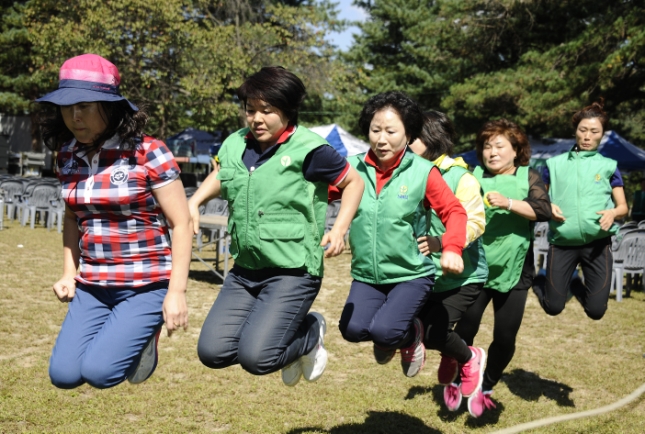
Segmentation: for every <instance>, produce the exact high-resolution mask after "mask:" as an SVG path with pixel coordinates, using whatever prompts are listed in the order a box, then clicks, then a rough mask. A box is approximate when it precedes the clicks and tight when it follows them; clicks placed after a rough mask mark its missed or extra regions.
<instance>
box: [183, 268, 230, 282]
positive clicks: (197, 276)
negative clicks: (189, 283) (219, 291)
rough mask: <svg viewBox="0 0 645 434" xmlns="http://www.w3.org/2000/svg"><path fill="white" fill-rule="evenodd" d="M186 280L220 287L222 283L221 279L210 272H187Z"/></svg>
mask: <svg viewBox="0 0 645 434" xmlns="http://www.w3.org/2000/svg"><path fill="white" fill-rule="evenodd" d="M188 278H189V279H193V280H198V281H200V282H205V283H210V284H211V285H221V284H222V283H223V281H222V279H220V278H219V277H217V276H216V275H215V273H213V272H212V271H208V270H190V271H189V272H188Z"/></svg>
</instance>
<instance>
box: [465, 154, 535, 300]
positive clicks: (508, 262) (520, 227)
mask: <svg viewBox="0 0 645 434" xmlns="http://www.w3.org/2000/svg"><path fill="white" fill-rule="evenodd" d="M473 175H475V178H477V180H478V181H479V184H481V186H482V192H483V195H484V196H485V195H486V194H488V193H491V192H497V193H500V194H502V195H503V196H506V197H508V198H511V199H513V200H524V199H525V198H526V197H528V195H529V168H528V166H519V167H518V168H517V172H516V173H515V175H497V176H493V177H490V178H484V176H483V175H484V170H483V169H482V167H481V166H477V167H476V168H475V171H474V172H473ZM481 238H482V241H483V244H484V251H485V252H486V261H487V262H488V280H487V281H486V285H485V286H486V288H491V289H495V290H497V291H499V292H508V291H510V290H511V289H512V288H513V287H514V286H515V285H517V283H518V282H519V281H520V276H521V275H522V268H523V267H524V261H525V260H526V254H527V253H528V250H529V245H530V244H531V240H532V239H533V226H532V224H531V222H530V221H529V220H528V219H525V218H524V217H521V216H519V215H517V214H515V213H514V212H511V211H508V210H506V209H504V208H499V207H494V206H490V207H487V208H486V231H485V232H484V235H482V237H481Z"/></svg>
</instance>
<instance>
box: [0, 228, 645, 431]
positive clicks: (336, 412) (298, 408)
mask: <svg viewBox="0 0 645 434" xmlns="http://www.w3.org/2000/svg"><path fill="white" fill-rule="evenodd" d="M7 226H8V227H7ZM18 245H22V247H18ZM61 245H62V243H61V237H60V235H59V234H57V233H56V232H54V231H52V232H47V230H46V229H44V228H42V227H37V228H36V229H34V230H31V229H29V227H26V228H22V227H20V226H19V225H18V224H16V223H15V222H14V223H10V224H9V225H7V224H6V222H5V229H4V230H3V231H0V252H1V254H0V306H1V310H0V312H1V313H2V319H1V320H0V432H1V433H13V432H61V433H67V432H83V433H84V432H100V433H103V432H150V433H158V432H168V433H184V432H199V433H201V432H226V433H288V434H297V433H333V434H350V433H370V434H371V433H422V434H424V433H463V432H468V431H475V432H492V431H495V430H497V429H501V428H505V427H510V426H513V425H517V424H520V423H524V422H529V421H532V420H535V419H540V418H544V417H550V416H557V415H562V414H568V413H573V412H578V411H584V410H590V409H593V408H597V407H600V406H604V405H607V404H610V403H612V402H614V401H616V400H619V399H620V398H622V397H624V396H625V395H628V394H629V393H631V392H632V391H633V390H634V389H636V388H637V387H638V386H640V385H641V384H642V383H644V382H645V359H644V358H643V353H644V352H645V296H644V294H643V293H642V292H634V293H632V297H631V298H625V299H624V301H623V302H622V303H617V302H616V301H615V300H614V298H613V296H612V298H611V299H610V300H609V309H608V312H607V314H606V315H605V318H604V319H602V320H601V321H596V322H594V321H591V320H589V319H588V318H587V317H586V316H585V315H584V312H583V311H582V308H581V307H580V306H579V305H577V304H576V302H575V300H574V301H572V302H570V304H569V305H568V306H567V308H566V309H565V311H564V313H563V314H562V315H560V316H558V317H555V318H552V317H548V316H547V315H546V314H544V313H543V312H542V310H541V309H540V307H539V305H538V303H537V301H536V299H535V297H534V296H533V295H532V294H530V295H529V299H528V302H527V308H526V315H525V318H524V323H523V325H522V328H521V330H520V334H519V338H518V343H517V352H516V354H515V358H514V359H513V361H512V362H511V365H510V366H509V367H508V369H507V372H506V374H505V376H504V377H503V379H502V382H501V383H500V384H499V385H498V386H497V387H496V389H495V393H494V395H493V397H494V400H495V401H496V403H497V410H495V411H491V412H489V413H487V414H485V415H484V417H482V418H481V419H478V420H475V419H473V418H471V417H470V416H469V415H468V412H467V410H466V409H465V405H464V406H462V409H461V410H460V411H458V412H455V413H450V412H448V411H446V410H445V409H444V408H443V407H442V405H441V391H442V389H441V388H440V387H439V386H438V385H437V383H436V379H435V378H436V368H437V366H438V363H439V356H438V355H437V354H436V353H434V352H429V353H428V361H427V363H426V366H425V368H424V369H423V371H422V372H421V373H420V374H419V375H418V376H417V377H416V378H412V379H409V378H406V377H404V376H403V374H402V373H401V369H400V366H399V363H398V356H397V359H395V360H394V361H393V362H392V363H390V364H389V365H386V366H380V365H377V364H376V363H375V362H374V360H373V358H372V354H371V352H372V351H371V345H370V344H367V343H365V344H350V343H348V342H345V341H344V340H343V339H342V337H341V336H340V333H339V332H338V328H337V325H338V318H339V316H340V312H341V309H342V307H343V303H344V301H345V298H346V296H347V292H348V290H349V284H350V277H349V262H350V255H349V254H343V255H341V256H340V257H337V258H333V259H331V260H328V261H327V263H326V273H327V277H326V278H325V280H324V281H323V289H322V291H321V293H320V295H319V297H318V299H317V301H316V303H315V305H314V309H315V310H317V311H320V312H322V313H323V314H324V315H325V317H326V318H327V321H328V334H327V339H326V346H327V349H328V350H329V364H328V366H327V371H326V372H325V374H324V375H323V377H322V378H321V379H320V380H319V381H318V382H316V383H307V382H305V381H302V382H301V383H300V384H298V385H297V386H296V387H294V388H288V387H285V386H283V385H282V381H281V379H280V375H279V374H272V375H268V376H264V377H255V376H252V375H250V374H247V373H246V372H244V371H243V370H242V369H241V368H239V367H233V368H229V369H225V370H222V371H213V370H210V369H207V368H206V367H204V366H202V365H201V364H200V362H199V361H198V359H197V355H196V350H195V348H196V344H197V337H198V335H199V329H200V326H201V324H202V322H203V320H204V318H205V316H206V314H207V312H208V310H209V308H210V306H211V304H212V302H213V300H214V299H215V297H216V295H217V291H218V289H219V284H218V281H217V280H216V279H215V278H214V276H213V275H212V274H210V273H208V272H206V271H205V268H203V267H202V266H201V265H200V264H199V263H197V262H194V263H193V266H192V271H191V279H190V282H189V294H188V301H189V307H190V329H189V330H188V332H180V333H177V334H175V335H173V337H172V338H168V337H167V336H165V335H162V338H161V340H160V342H159V351H160V361H159V367H158V368H157V371H156V372H155V374H154V375H153V376H152V377H151V378H150V379H149V380H148V381H147V382H145V383H143V384H141V385H138V386H132V385H130V384H129V383H127V382H126V383H124V384H122V385H120V386H117V387H115V388H113V389H109V390H97V389H93V388H91V387H89V386H82V387H79V388H78V389H75V390H71V391H65V390H58V389H56V388H54V387H53V386H52V385H51V384H50V382H49V377H48V374H47V365H48V359H49V355H50V352H51V348H52V346H53V344H54V340H55V339H56V335H57V333H58V330H59V328H60V324H61V322H62V320H63V317H64V316H65V312H66V309H67V308H66V305H64V304H62V303H60V302H58V300H57V299H56V297H55V296H54V294H53V292H52V290H51V285H52V284H53V283H54V281H55V280H57V279H58V277H59V275H60V271H61V267H62V260H61ZM491 329H492V315H491V312H487V313H486V314H485V319H484V323H483V324H482V328H481V331H480V334H479V336H478V337H477V341H476V344H478V345H482V346H484V347H487V346H488V344H489V343H490V339H491ZM533 432H540V433H547V432H558V433H560V432H561V433H573V432H579V433H643V432H645V398H640V399H638V400H637V401H635V402H634V403H632V404H630V405H628V406H625V407H623V408H621V409H619V410H617V411H614V412H611V413H608V414H605V415H602V416H599V417H595V418H587V419H580V420H577V421H572V422H566V423H562V424H557V425H551V426H549V427H545V428H542V429H540V430H535V431H533Z"/></svg>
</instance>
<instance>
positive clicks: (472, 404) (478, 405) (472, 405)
mask: <svg viewBox="0 0 645 434" xmlns="http://www.w3.org/2000/svg"><path fill="white" fill-rule="evenodd" d="M492 394H493V391H492V390H487V391H485V392H483V391H482V390H481V388H479V389H477V391H476V392H475V393H474V394H473V395H472V396H471V397H470V398H468V413H470V415H471V416H472V417H479V416H481V415H482V414H484V410H490V409H492V408H497V406H496V405H495V403H494V402H493V400H492V399H490V396H491V395H492Z"/></svg>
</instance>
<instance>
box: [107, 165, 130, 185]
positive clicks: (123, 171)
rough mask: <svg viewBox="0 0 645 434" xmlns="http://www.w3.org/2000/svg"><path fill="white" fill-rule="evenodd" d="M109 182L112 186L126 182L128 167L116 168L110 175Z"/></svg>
mask: <svg viewBox="0 0 645 434" xmlns="http://www.w3.org/2000/svg"><path fill="white" fill-rule="evenodd" d="M110 182H111V183H112V184H114V185H122V184H125V183H126V182H128V166H116V167H115V168H113V169H112V173H110Z"/></svg>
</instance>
